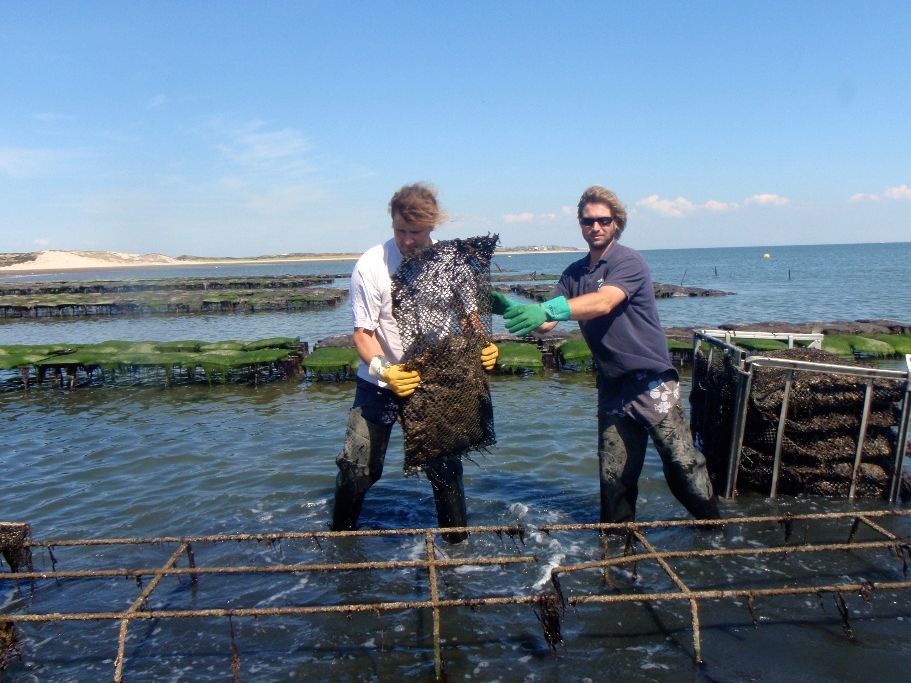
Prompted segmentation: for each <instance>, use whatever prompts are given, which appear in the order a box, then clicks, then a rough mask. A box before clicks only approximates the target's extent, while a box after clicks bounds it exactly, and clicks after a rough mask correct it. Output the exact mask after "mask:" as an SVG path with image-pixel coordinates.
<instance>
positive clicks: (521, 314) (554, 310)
mask: <svg viewBox="0 0 911 683" xmlns="http://www.w3.org/2000/svg"><path fill="white" fill-rule="evenodd" d="M569 313H570V312H569V302H568V301H567V300H566V297H565V296H558V297H557V298H555V299H551V300H550V301H545V302H544V303H543V304H527V305H524V306H523V305H519V306H516V307H513V308H510V309H509V310H508V311H506V313H504V314H503V318H504V320H506V329H507V330H509V331H510V332H511V333H512V334H514V335H516V336H517V337H524V336H525V335H527V334H531V333H532V332H534V331H535V330H536V329H538V328H539V327H541V325H543V324H544V323H546V322H551V321H554V320H569Z"/></svg>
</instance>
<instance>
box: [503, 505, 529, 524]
mask: <svg viewBox="0 0 911 683" xmlns="http://www.w3.org/2000/svg"><path fill="white" fill-rule="evenodd" d="M506 510H507V512H509V514H510V515H511V516H513V517H515V519H516V521H517V522H518V521H521V520H523V519H525V518H526V517H528V506H527V505H526V504H525V503H512V504H511V505H510V506H509V507H508V508H506Z"/></svg>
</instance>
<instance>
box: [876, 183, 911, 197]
mask: <svg viewBox="0 0 911 683" xmlns="http://www.w3.org/2000/svg"><path fill="white" fill-rule="evenodd" d="M883 196H884V197H888V198H889V199H911V187H908V186H907V185H898V186H897V187H887V188H886V191H885V192H883Z"/></svg>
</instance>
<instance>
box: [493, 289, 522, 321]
mask: <svg viewBox="0 0 911 683" xmlns="http://www.w3.org/2000/svg"><path fill="white" fill-rule="evenodd" d="M521 305H522V304H520V303H519V302H518V301H513V300H512V299H509V298H507V297H506V295H505V294H503V293H502V292H497V291H495V290H491V292H490V312H491V313H493V314H494V315H503V314H504V313H506V311H508V310H509V309H511V308H514V307H516V306H521Z"/></svg>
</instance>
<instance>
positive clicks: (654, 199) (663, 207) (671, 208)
mask: <svg viewBox="0 0 911 683" xmlns="http://www.w3.org/2000/svg"><path fill="white" fill-rule="evenodd" d="M790 203H791V200H790V199H788V198H787V197H783V196H781V195H777V194H754V195H753V196H751V197H747V198H746V199H744V200H743V202H742V203H738V202H722V201H720V200H718V199H709V200H708V201H706V202H703V203H702V204H698V203H696V202H694V201H692V200H690V199H687V198H686V197H677V198H676V199H662V198H661V197H659V196H658V195H656V194H652V195H649V196H648V197H646V198H645V199H640V200H639V201H638V202H636V206H637V207H642V208H644V209H648V210H649V211H653V212H655V213H657V214H658V215H660V216H667V217H670V218H682V217H684V216H690V215H692V214H694V213H697V212H699V211H709V212H711V213H724V212H725V211H736V210H738V209H740V208H741V207H742V206H743V205H747V204H759V205H766V206H784V205H786V204H790Z"/></svg>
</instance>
